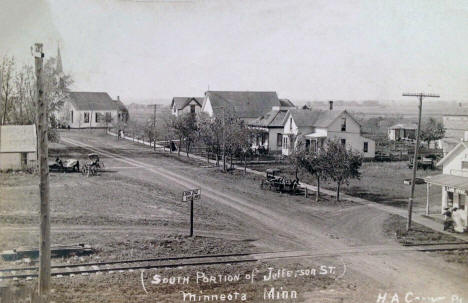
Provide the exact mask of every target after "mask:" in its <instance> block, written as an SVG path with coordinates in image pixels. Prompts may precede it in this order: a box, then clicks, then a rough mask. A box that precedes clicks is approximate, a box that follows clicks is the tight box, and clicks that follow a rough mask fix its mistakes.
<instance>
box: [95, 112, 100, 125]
mask: <svg viewBox="0 0 468 303" xmlns="http://www.w3.org/2000/svg"><path fill="white" fill-rule="evenodd" d="M100 116H101V114H100V113H96V120H95V121H96V123H99V121H100V120H101V119H100Z"/></svg>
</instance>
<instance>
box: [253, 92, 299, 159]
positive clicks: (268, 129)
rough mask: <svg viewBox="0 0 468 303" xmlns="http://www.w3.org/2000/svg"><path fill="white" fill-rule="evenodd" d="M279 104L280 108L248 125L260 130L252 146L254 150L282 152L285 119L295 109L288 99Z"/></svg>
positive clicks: (276, 107) (274, 108)
mask: <svg viewBox="0 0 468 303" xmlns="http://www.w3.org/2000/svg"><path fill="white" fill-rule="evenodd" d="M279 102H280V105H279V106H273V108H272V110H271V111H269V112H268V113H266V114H265V115H263V116H260V117H258V118H257V119H255V120H253V121H252V122H250V123H249V124H248V126H249V127H251V128H253V129H256V130H259V134H258V135H257V136H256V138H255V140H254V142H253V144H252V147H253V148H255V149H259V148H263V149H264V150H266V151H268V152H281V150H282V146H283V128H284V124H283V123H284V117H285V116H286V113H287V112H288V110H289V109H292V108H295V107H294V104H293V103H292V102H291V101H289V100H288V99H279Z"/></svg>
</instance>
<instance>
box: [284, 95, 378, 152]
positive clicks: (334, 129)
mask: <svg viewBox="0 0 468 303" xmlns="http://www.w3.org/2000/svg"><path fill="white" fill-rule="evenodd" d="M299 136H301V137H302V138H303V139H304V140H305V146H306V148H307V149H309V150H312V151H314V150H317V149H319V148H320V147H322V146H323V144H324V143H325V141H326V140H327V139H330V140H339V141H340V142H341V143H342V144H343V145H345V146H347V147H349V148H350V149H352V150H354V151H357V152H359V153H361V154H362V156H363V157H364V158H374V157H375V141H374V140H372V139H370V138H368V137H366V135H365V134H363V132H362V131H361V125H360V124H359V122H357V121H356V119H355V118H354V117H353V116H352V115H351V114H350V113H348V112H347V111H346V110H341V111H337V110H334V109H333V103H330V110H328V111H312V110H310V109H290V110H288V112H287V114H286V116H285V118H284V128H283V144H282V153H283V155H286V156H287V155H290V154H291V153H292V152H293V151H294V144H295V140H296V138H298V137H299Z"/></svg>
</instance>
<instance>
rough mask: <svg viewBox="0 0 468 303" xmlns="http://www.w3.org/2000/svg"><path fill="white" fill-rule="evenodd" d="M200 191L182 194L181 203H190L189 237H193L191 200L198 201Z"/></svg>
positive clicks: (187, 191)
mask: <svg viewBox="0 0 468 303" xmlns="http://www.w3.org/2000/svg"><path fill="white" fill-rule="evenodd" d="M200 197H201V189H200V188H196V189H191V190H186V191H184V192H183V193H182V202H187V201H190V237H193V200H200Z"/></svg>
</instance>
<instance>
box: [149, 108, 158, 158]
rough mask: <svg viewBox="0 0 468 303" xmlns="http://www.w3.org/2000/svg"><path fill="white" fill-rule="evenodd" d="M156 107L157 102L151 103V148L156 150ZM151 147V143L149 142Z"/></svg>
mask: <svg viewBox="0 0 468 303" xmlns="http://www.w3.org/2000/svg"><path fill="white" fill-rule="evenodd" d="M156 107H157V104H153V148H154V150H156ZM150 147H151V144H150Z"/></svg>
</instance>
